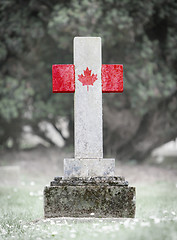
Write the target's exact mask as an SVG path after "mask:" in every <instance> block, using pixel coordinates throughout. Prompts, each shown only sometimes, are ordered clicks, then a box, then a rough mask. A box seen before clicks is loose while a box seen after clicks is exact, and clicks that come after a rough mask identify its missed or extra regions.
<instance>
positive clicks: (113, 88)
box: [52, 64, 123, 93]
mask: <svg viewBox="0 0 177 240" xmlns="http://www.w3.org/2000/svg"><path fill="white" fill-rule="evenodd" d="M52 79H53V92H54V93H74V92H75V66H74V64H66V65H64V64H61V65H53V66H52ZM78 80H79V81H80V82H81V83H82V85H83V87H84V86H87V91H89V86H94V83H95V81H96V80H97V74H94V73H93V72H92V69H89V68H88V67H87V68H86V69H83V74H80V75H78ZM101 80H102V92H103V93H106V92H107V93H116V92H123V65H121V64H107V65H105V64H103V65H102V68H101Z"/></svg>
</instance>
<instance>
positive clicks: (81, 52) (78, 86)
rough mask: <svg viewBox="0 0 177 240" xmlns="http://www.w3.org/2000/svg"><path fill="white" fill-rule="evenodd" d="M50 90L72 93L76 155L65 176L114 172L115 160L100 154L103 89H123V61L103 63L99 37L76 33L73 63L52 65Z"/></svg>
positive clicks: (115, 90) (66, 160) (86, 175)
mask: <svg viewBox="0 0 177 240" xmlns="http://www.w3.org/2000/svg"><path fill="white" fill-rule="evenodd" d="M52 78H53V92H54V93H75V96H74V122H75V125H74V126H75V127H74V128H75V158H74V159H65V160H64V177H65V178H70V177H95V176H104V177H105V176H114V169H115V160H114V159H104V158H103V127H102V92H103V93H116V92H122V91H123V65H118V64H116V65H102V54H101V38H99V37H75V38H74V64H68V65H53V66H52Z"/></svg>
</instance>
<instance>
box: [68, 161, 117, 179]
mask: <svg viewBox="0 0 177 240" xmlns="http://www.w3.org/2000/svg"><path fill="white" fill-rule="evenodd" d="M114 170H115V159H111V158H100V159H99V158H96V159H95V158H91V159H86V158H84V159H77V158H66V159H64V176H65V178H72V177H83V178H87V177H94V176H103V177H105V176H114Z"/></svg>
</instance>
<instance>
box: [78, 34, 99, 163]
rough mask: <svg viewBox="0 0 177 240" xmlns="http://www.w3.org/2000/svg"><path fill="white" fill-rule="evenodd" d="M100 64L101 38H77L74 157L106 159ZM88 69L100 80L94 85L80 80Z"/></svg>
mask: <svg viewBox="0 0 177 240" xmlns="http://www.w3.org/2000/svg"><path fill="white" fill-rule="evenodd" d="M101 64H102V63H101V38H100V37H75V38H74V65H75V97H74V118H75V119H74V123H75V158H87V159H88V158H89V159H91V158H103V135H102V86H101ZM87 68H88V69H89V70H91V75H92V74H94V75H96V77H97V80H96V81H95V82H94V84H93V86H83V84H82V83H81V82H80V81H79V79H78V76H79V75H81V74H82V75H83V74H84V70H86V69H87ZM95 166H96V164H95Z"/></svg>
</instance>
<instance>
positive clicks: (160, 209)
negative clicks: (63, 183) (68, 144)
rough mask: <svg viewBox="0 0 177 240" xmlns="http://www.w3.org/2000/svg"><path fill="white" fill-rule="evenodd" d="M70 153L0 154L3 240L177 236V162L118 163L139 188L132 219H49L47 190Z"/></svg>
mask: <svg viewBox="0 0 177 240" xmlns="http://www.w3.org/2000/svg"><path fill="white" fill-rule="evenodd" d="M65 157H73V156H72V154H71V153H65V152H63V151H61V150H59V149H56V148H51V149H47V148H40V149H39V148H38V149H35V150H29V151H21V152H1V153H0V206H1V208H0V239H25V240H26V239H62V240H64V239H65V240H68V239H77V240H79V239H86V240H87V239H91V238H92V239H143V240H144V239H157V240H158V239H159V240H161V239H170V240H171V239H174V240H176V239H177V204H176V199H177V161H172V162H170V161H167V162H166V163H165V162H163V163H158V164H157V163H154V161H153V160H151V162H145V163H143V164H141V165H138V164H137V163H136V162H135V161H131V162H129V163H120V162H117V163H116V164H117V167H116V174H117V175H123V176H125V178H126V180H128V181H129V184H130V185H131V186H135V187H136V190H137V193H136V196H137V199H136V208H137V209H136V218H135V219H133V220H131V219H125V220H124V219H121V220H116V219H107V220H105V219H95V220H90V219H85V221H84V220H77V221H73V220H72V219H60V220H59V219H57V220H55V219H49V220H44V219H43V189H44V186H45V185H47V184H49V182H50V181H51V180H52V179H53V177H55V176H62V174H63V172H62V171H63V159H64V158H65ZM109 157H110V156H109ZM111 157H113V156H111ZM93 216H94V213H92V215H91V217H93Z"/></svg>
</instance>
